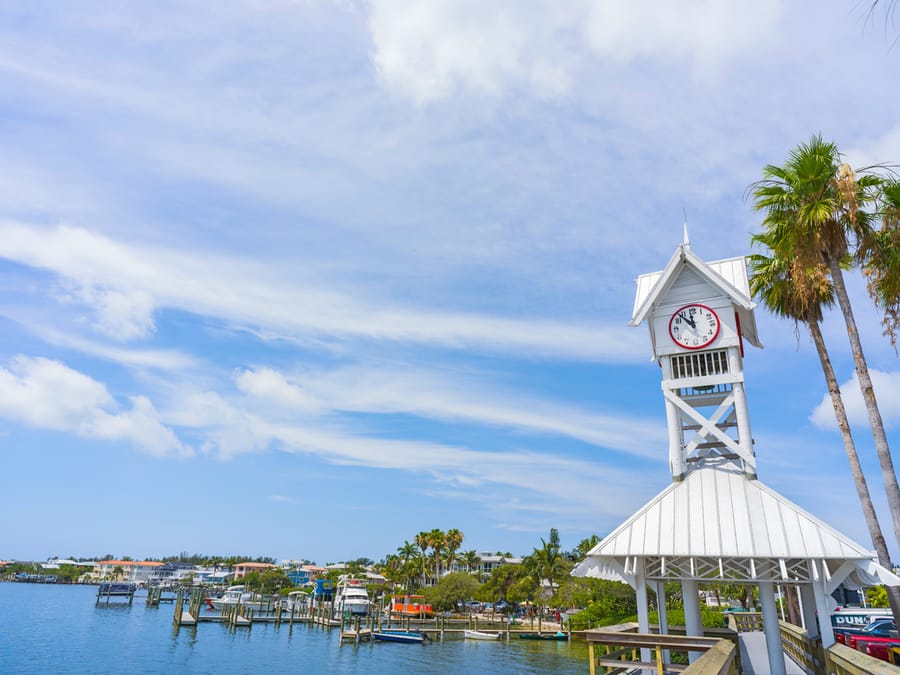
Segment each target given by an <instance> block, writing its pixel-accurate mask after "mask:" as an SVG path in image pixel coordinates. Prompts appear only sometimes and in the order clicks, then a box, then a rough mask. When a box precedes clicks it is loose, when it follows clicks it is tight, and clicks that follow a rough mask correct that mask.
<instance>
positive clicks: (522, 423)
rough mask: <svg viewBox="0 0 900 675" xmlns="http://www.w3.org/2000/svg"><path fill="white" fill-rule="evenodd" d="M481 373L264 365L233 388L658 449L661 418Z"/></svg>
mask: <svg viewBox="0 0 900 675" xmlns="http://www.w3.org/2000/svg"><path fill="white" fill-rule="evenodd" d="M485 379H487V378H485V377H484V376H483V375H482V376H479V374H478V373H472V374H470V375H462V374H460V373H458V372H451V371H449V370H443V371H440V370H434V371H432V372H426V371H424V370H421V369H415V368H409V367H404V366H401V365H398V364H392V365H391V366H390V367H385V368H378V367H372V366H366V367H347V368H339V369H336V370H331V371H327V372H312V373H300V374H297V375H295V376H292V377H291V378H290V379H288V378H286V377H285V375H284V374H282V373H278V372H276V371H274V370H272V369H270V368H259V369H257V370H253V371H243V372H241V373H240V374H239V375H238V377H237V384H238V387H239V388H240V389H241V390H242V391H244V392H245V393H248V394H251V395H253V396H254V397H257V398H259V399H260V400H261V401H262V403H263V404H264V405H266V406H276V407H278V408H287V409H293V410H295V411H299V412H304V411H314V410H318V411H335V412H337V411H342V412H348V411H349V412H364V413H378V414H391V413H403V414H410V415H416V416H420V417H423V418H428V419H432V420H442V421H452V422H464V423H472V424H481V425H489V426H497V427H502V428H505V429H512V430H517V431H527V432H531V433H541V434H553V435H560V436H566V437H569V438H574V439H577V440H579V441H583V442H585V443H589V444H591V445H596V446H599V447H602V448H606V449H609V450H613V451H617V452H624V453H628V454H633V455H638V456H642V457H649V458H654V457H658V456H659V453H660V448H663V447H665V444H666V432H665V426H664V424H663V423H662V422H661V421H660V420H649V419H646V418H643V417H639V416H634V415H630V414H625V413H623V412H622V411H616V412H607V413H606V414H598V413H596V412H589V411H586V410H582V409H580V408H579V406H577V405H573V404H565V405H564V404H562V403H558V402H554V401H552V400H546V399H542V398H539V397H535V396H527V395H524V394H521V393H516V392H515V391H509V390H502V389H497V388H496V387H494V386H490V385H485V384H484V383H483V382H484V381H485Z"/></svg>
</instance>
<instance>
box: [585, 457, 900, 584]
mask: <svg viewBox="0 0 900 675" xmlns="http://www.w3.org/2000/svg"><path fill="white" fill-rule="evenodd" d="M874 557H875V556H874V553H872V552H871V551H869V550H867V549H866V548H865V547H864V546H862V545H860V544H858V543H856V542H854V541H853V540H851V539H849V538H848V537H846V536H844V535H843V534H841V533H840V532H838V531H837V530H835V529H834V528H832V527H830V526H829V525H827V524H825V523H824V522H822V521H821V520H819V519H818V518H816V517H815V516H813V515H811V514H810V513H808V512H806V511H804V510H803V509H801V508H800V507H799V506H797V505H796V504H794V503H793V502H791V501H790V500H788V499H787V498H785V497H783V496H782V495H780V494H778V493H777V492H775V491H774V490H772V489H771V488H769V487H768V486H766V485H764V484H763V483H760V482H759V481H758V480H751V479H748V478H746V477H745V476H744V475H743V473H742V472H741V471H740V469H738V468H736V467H734V466H733V465H729V464H722V465H721V466H704V467H700V468H697V469H695V470H694V471H692V472H690V473H689V474H688V475H687V476H686V477H685V479H684V480H683V481H681V482H677V483H672V484H671V485H669V486H668V487H667V488H666V489H664V490H663V491H662V492H660V493H659V494H658V495H657V496H656V497H654V498H653V499H652V500H650V502H648V503H647V504H646V505H645V506H644V507H643V508H642V509H640V510H639V511H638V512H637V513H635V514H634V515H633V516H632V517H631V518H629V519H628V520H626V521H625V522H624V523H622V524H621V525H620V526H619V527H618V528H616V529H615V530H614V531H613V532H612V533H611V534H610V535H609V536H608V537H606V538H605V539H603V541H601V542H600V543H599V544H597V545H596V546H595V547H594V548H592V549H591V550H590V552H589V553H588V554H587V556H586V557H585V559H584V560H583V561H582V562H580V563H579V564H578V565H577V566H576V568H575V569H574V570H573V571H572V574H573V576H577V577H596V578H601V579H609V580H616V581H625V582H626V583H628V584H630V585H631V586H632V587H634V586H635V584H636V583H637V576H636V570H637V569H639V565H638V560H639V559H642V560H643V561H644V569H645V570H646V574H647V575H648V577H650V578H656V579H678V578H700V579H705V580H708V581H715V580H716V579H730V580H734V579H744V580H753V579H758V578H760V573H761V574H762V576H763V577H765V576H768V577H769V578H782V579H788V578H790V579H794V580H798V579H801V578H805V579H806V580H807V581H809V580H811V579H813V578H820V577H822V576H824V579H825V582H826V588H827V589H828V590H829V592H830V591H831V590H833V589H834V588H836V587H837V585H838V584H840V583H841V582H843V581H845V580H847V581H849V582H850V583H851V584H856V585H875V584H878V583H884V584H887V585H890V586H900V578H898V577H897V576H896V575H894V574H893V573H892V572H891V571H890V570H888V569H886V568H884V567H882V566H881V565H879V564H877V563H876V562H875V561H874ZM803 575H805V576H803Z"/></svg>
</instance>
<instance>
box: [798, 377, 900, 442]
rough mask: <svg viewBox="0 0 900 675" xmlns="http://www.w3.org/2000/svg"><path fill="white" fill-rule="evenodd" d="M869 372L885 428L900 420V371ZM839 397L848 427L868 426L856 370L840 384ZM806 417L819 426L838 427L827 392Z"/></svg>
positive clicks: (867, 417) (824, 427)
mask: <svg viewBox="0 0 900 675" xmlns="http://www.w3.org/2000/svg"><path fill="white" fill-rule="evenodd" d="M869 375H870V377H871V378H872V387H873V389H874V390H875V399H876V400H877V401H878V410H879V411H880V412H881V418H882V420H883V421H884V425H885V427H886V428H888V429H890V428H892V427H894V426H895V425H896V424H897V423H898V422H900V372H892V373H886V372H882V371H880V370H873V369H869ZM841 398H843V400H844V407H845V408H846V409H847V418H848V420H849V421H850V425H851V427H854V426H858V427H860V428H862V427H868V425H869V416H868V413H867V412H866V406H865V402H864V401H863V397H862V392H861V391H860V389H859V379H858V378H857V377H856V374H855V373H854V374H853V379H851V380H849V381H847V382H845V383H844V384H842V385H841ZM809 419H810V421H812V423H813V424H815V425H816V426H817V427H819V428H822V429H836V428H837V422H835V419H834V408H833V407H832V405H831V397H830V396H829V395H828V394H825V396H823V397H822V402H821V403H819V405H817V406H816V408H815V410H813V412H812V414H811V415H810V418H809Z"/></svg>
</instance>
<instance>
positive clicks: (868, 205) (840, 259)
mask: <svg viewBox="0 0 900 675" xmlns="http://www.w3.org/2000/svg"><path fill="white" fill-rule="evenodd" d="M884 185H885V182H884V180H883V179H881V178H880V177H878V176H876V175H874V174H871V173H866V172H860V173H857V172H856V171H854V170H853V169H852V168H851V167H850V166H849V165H847V164H844V163H842V162H841V155H840V153H839V152H838V149H837V146H836V145H835V144H834V143H831V142H826V141H824V140H823V139H822V137H821V136H814V137H813V138H811V139H810V141H809V143H803V144H801V145H799V146H797V147H796V148H794V149H793V150H792V151H791V153H790V155H789V157H788V160H787V161H786V162H785V164H784V166H774V165H768V166H766V167H765V168H764V169H763V179H762V180H761V181H759V182H758V183H756V184H755V185H754V186H752V193H753V198H754V207H755V208H756V209H757V210H759V211H763V212H764V213H765V215H764V218H763V222H762V227H763V229H764V231H765V232H766V233H768V235H769V236H770V239H769V243H770V245H771V246H772V247H773V253H774V254H775V256H776V257H777V258H779V259H781V260H785V261H791V265H792V268H793V270H794V274H793V275H792V282H793V283H794V284H796V285H797V286H798V290H797V292H798V293H799V295H800V296H801V297H808V296H809V295H810V290H809V289H808V288H807V286H810V285H812V286H815V287H823V286H824V285H825V284H826V283H827V282H828V279H827V278H826V276H827V277H830V281H831V283H832V284H833V287H834V295H835V298H836V299H837V303H838V306H839V307H840V309H841V314H842V315H843V317H844V323H845V325H846V328H847V336H848V339H849V341H850V351H851V353H852V355H853V363H854V366H855V369H856V376H857V379H858V381H859V386H860V389H861V391H862V395H863V401H864V403H865V406H866V413H867V414H868V417H869V426H870V427H871V429H872V436H873V438H874V441H875V451H876V453H877V455H878V461H879V463H880V465H881V471H882V479H883V481H884V487H885V493H886V495H887V502H888V509H889V510H890V512H891V517H892V521H893V526H894V536H895V537H896V539H897V542H898V544H900V485H898V483H897V474H896V472H895V471H894V465H893V460H892V458H891V452H890V447H889V446H888V441H887V436H886V434H885V431H884V423H883V421H882V418H881V412H880V411H879V409H878V403H877V401H876V399H875V391H874V389H873V387H872V378H871V376H870V375H869V368H868V365H867V363H866V358H865V355H864V353H863V349H862V344H861V342H860V339H859V331H858V329H857V327H856V320H855V319H854V317H853V308H852V307H851V304H850V296H849V294H848V293H847V287H846V284H845V283H844V274H843V270H842V265H843V264H845V263H846V261H847V260H848V258H849V257H850V256H853V255H855V256H856V260H857V261H861V260H864V259H865V257H866V256H867V253H868V252H869V251H870V249H871V244H870V242H871V241H873V237H874V234H875V232H876V230H875V228H874V223H875V222H876V221H877V214H876V212H875V211H873V210H872V207H873V205H875V204H876V203H877V201H878V199H879V196H880V193H881V188H883V187H884Z"/></svg>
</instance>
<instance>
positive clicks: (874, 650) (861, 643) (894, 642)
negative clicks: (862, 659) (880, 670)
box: [856, 637, 900, 662]
mask: <svg viewBox="0 0 900 675" xmlns="http://www.w3.org/2000/svg"><path fill="white" fill-rule="evenodd" d="M898 646H900V640H898V639H897V638H895V637H864V638H859V639H857V640H856V649H857V650H858V651H861V652H863V653H864V654H868V655H869V656H873V657H875V658H876V659H881V660H882V661H888V662H890V660H891V654H890V652H891V647H898Z"/></svg>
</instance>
